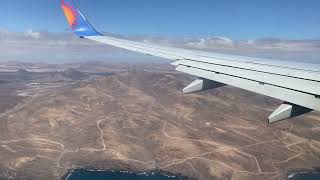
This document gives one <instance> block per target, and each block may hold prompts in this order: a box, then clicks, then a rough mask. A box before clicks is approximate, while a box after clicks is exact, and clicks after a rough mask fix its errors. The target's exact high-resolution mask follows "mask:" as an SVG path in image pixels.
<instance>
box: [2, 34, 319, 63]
mask: <svg viewBox="0 0 320 180" xmlns="http://www.w3.org/2000/svg"><path fill="white" fill-rule="evenodd" d="M125 38H128V39H131V40H135V41H141V42H147V43H155V44H159V45H165V46H175V47H182V48H188V49H197V50H205V51H214V52H222V53H231V54H240V55H246V56H258V57H266V58H278V59H284V60H294V61H306V62H316V63H320V40H284V39H275V38H265V39H258V40H242V41H235V40H232V39H230V38H228V37H204V38H164V37H159V36H158V37H155V36H143V35H140V36H129V37H125ZM141 59H143V61H145V60H149V59H150V57H149V56H143V55H138V54H131V53H129V52H128V51H125V50H120V49H118V48H113V47H111V46H106V45H103V44H99V43H95V42H93V41H90V40H86V39H80V38H77V37H76V36H75V35H74V34H72V33H71V32H64V33H49V32H37V31H33V30H28V31H26V32H23V33H18V32H10V31H8V30H5V29H1V28H0V61H8V60H16V61H40V62H50V63H59V62H71V61H72V62H74V61H90V60H94V61H99V60H101V61H121V62H123V61H128V62H131V61H134V62H135V61H139V60H141Z"/></svg>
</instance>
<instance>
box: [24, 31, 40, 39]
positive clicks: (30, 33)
mask: <svg viewBox="0 0 320 180" xmlns="http://www.w3.org/2000/svg"><path fill="white" fill-rule="evenodd" d="M24 35H25V36H26V37H31V38H34V39H39V38H40V33H39V32H34V31H32V29H30V30H28V31H26V32H25V33H24Z"/></svg>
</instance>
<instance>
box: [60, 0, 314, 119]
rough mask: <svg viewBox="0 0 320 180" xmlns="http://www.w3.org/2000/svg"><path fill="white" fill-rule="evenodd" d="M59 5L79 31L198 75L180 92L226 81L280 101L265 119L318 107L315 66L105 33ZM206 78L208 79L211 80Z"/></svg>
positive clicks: (71, 6) (69, 5)
mask: <svg viewBox="0 0 320 180" xmlns="http://www.w3.org/2000/svg"><path fill="white" fill-rule="evenodd" d="M61 6H62V9H63V11H64V13H65V15H66V18H67V20H68V23H69V25H70V27H71V28H72V30H73V31H74V32H75V33H76V34H77V35H78V36H79V37H83V38H87V39H90V40H94V41H97V42H100V43H104V44H108V45H112V46H115V47H119V48H123V49H127V50H131V51H134V52H138V53H143V54H147V55H152V56H157V57H161V58H166V59H170V60H173V61H175V62H173V63H172V64H173V65H175V66H176V70H178V71H181V72H185V73H188V74H192V75H195V76H198V77H200V78H199V79H198V80H196V82H193V83H191V84H190V85H189V86H188V87H186V88H185V89H184V91H183V92H188V93H191V92H196V91H202V90H206V89H210V88H214V87H215V86H212V81H215V82H219V83H221V84H228V85H232V86H235V87H238V88H242V89H245V90H249V91H253V92H256V93H259V94H263V95H266V96H270V97H273V98H277V99H280V100H283V101H284V104H282V105H281V106H280V107H279V108H278V109H276V110H275V111H274V112H273V113H272V114H271V115H270V116H269V122H275V121H279V120H283V119H287V118H290V117H294V116H297V115H300V114H303V113H306V112H309V111H311V110H318V111H320V88H319V87H320V67H319V66H318V65H310V64H302V63H292V62H284V61H281V62H276V61H270V60H267V59H261V58H253V57H245V56H235V55H228V54H218V53H209V52H202V51H194V50H186V49H179V48H174V47H164V46H159V45H154V44H149V43H141V42H135V41H130V40H126V39H120V38H114V37H110V36H104V35H102V34H101V33H99V32H98V31H96V30H95V29H94V28H93V27H92V26H91V25H90V23H89V22H88V21H87V20H86V19H85V17H84V16H83V14H82V13H81V11H80V10H79V8H78V7H77V6H76V4H75V2H74V1H73V0H62V1H61ZM210 81H211V82H210Z"/></svg>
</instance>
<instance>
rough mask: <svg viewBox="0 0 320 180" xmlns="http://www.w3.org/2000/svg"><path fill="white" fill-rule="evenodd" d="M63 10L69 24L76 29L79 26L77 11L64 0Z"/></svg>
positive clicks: (62, 2)
mask: <svg viewBox="0 0 320 180" xmlns="http://www.w3.org/2000/svg"><path fill="white" fill-rule="evenodd" d="M61 8H62V10H63V12H64V14H65V16H66V18H67V21H68V24H69V26H70V27H71V28H73V29H74V28H75V27H76V26H77V16H78V14H77V11H76V10H75V9H74V8H73V7H72V6H70V5H68V4H67V3H65V1H64V0H62V1H61Z"/></svg>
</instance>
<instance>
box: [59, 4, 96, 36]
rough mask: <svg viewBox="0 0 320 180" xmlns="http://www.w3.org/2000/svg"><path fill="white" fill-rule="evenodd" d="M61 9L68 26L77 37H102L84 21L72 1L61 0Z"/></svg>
mask: <svg viewBox="0 0 320 180" xmlns="http://www.w3.org/2000/svg"><path fill="white" fill-rule="evenodd" d="M61 8H62V10H63V12H64V14H65V16H66V18H67V21H68V24H69V26H70V27H71V29H72V30H73V31H74V33H76V34H77V35H78V36H79V37H85V36H99V35H102V34H100V33H99V32H98V31H96V30H95V29H94V28H93V27H92V26H91V24H90V23H89V22H88V21H87V20H86V18H85V17H84V16H83V14H82V13H81V11H80V10H79V8H78V7H77V5H76V4H75V2H74V1H73V0H61Z"/></svg>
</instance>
